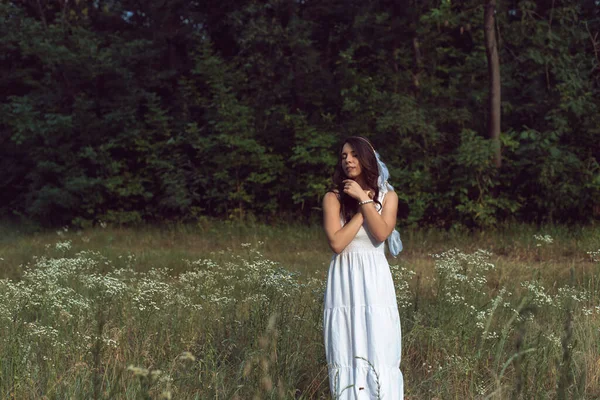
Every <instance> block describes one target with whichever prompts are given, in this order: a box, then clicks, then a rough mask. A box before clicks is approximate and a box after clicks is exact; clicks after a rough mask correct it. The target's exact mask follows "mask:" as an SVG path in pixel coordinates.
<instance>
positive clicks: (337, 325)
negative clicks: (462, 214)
mask: <svg viewBox="0 0 600 400" xmlns="http://www.w3.org/2000/svg"><path fill="white" fill-rule="evenodd" d="M384 196H385V194H382V195H380V202H381V203H382V204H383V198H384ZM380 213H381V211H380ZM342 224H343V221H342ZM384 248H385V245H384V242H377V241H376V240H375V239H374V238H372V236H371V235H370V233H369V232H368V231H367V229H366V223H365V224H363V226H362V227H361V228H360V229H359V231H358V233H357V234H356V236H355V237H354V239H352V241H351V242H350V243H349V244H348V246H346V248H345V249H344V250H343V251H342V252H341V253H340V254H336V255H334V256H333V257H332V259H331V263H330V265H329V273H328V275H327V287H326V289H325V307H324V310H323V335H324V341H325V353H326V357H327V364H328V369H329V385H330V389H331V394H332V397H333V398H334V399H348V400H350V399H384V400H397V399H403V397H404V381H403V378H402V372H401V371H400V343H401V331H400V316H399V314H398V306H397V303H396V292H395V289H394V283H393V281H392V274H391V272H390V268H389V264H388V262H387V259H386V258H385V254H384Z"/></svg>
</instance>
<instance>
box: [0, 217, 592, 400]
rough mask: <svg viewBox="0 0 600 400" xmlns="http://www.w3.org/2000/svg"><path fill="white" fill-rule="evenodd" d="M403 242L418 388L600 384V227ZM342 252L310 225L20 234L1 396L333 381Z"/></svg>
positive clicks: (2, 248) (586, 390)
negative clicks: (332, 298)
mask: <svg viewBox="0 0 600 400" xmlns="http://www.w3.org/2000/svg"><path fill="white" fill-rule="evenodd" d="M0 231H4V232H5V233H8V232H9V230H8V229H7V228H4V229H0ZM13 233H14V231H13ZM546 235H548V236H546ZM403 241H404V245H405V251H404V252H403V253H401V256H400V257H399V258H398V259H390V263H391V266H392V273H393V275H394V279H395V285H396V292H397V297H398V305H399V311H400V316H401V321H402V330H403V343H402V357H403V360H402V371H403V373H404V376H405V390H406V397H407V398H408V399H425V398H430V399H433V398H437V399H455V398H456V399H458V398H477V399H507V398H514V399H530V398H548V399H555V398H556V399H560V398H581V399H587V398H589V399H593V398H600V368H598V362H599V360H600V346H599V345H598V343H600V331H599V327H600V324H599V322H600V287H599V284H598V282H599V281H598V279H599V278H600V233H599V231H598V229H594V228H593V227H589V228H578V229H567V228H563V227H544V228H541V229H535V228H533V227H529V226H517V227H507V228H505V229H504V230H501V231H500V230H499V231H496V232H487V233H484V232H480V233H464V232H454V233H451V232H441V231H416V232H409V231H407V232H404V233H403ZM330 256H331V253H330V252H329V250H328V249H327V246H326V243H325V239H324V236H323V234H322V232H321V229H320V227H306V226H266V225H257V224H248V225H244V224H233V223H208V222H205V223H203V224H201V225H198V226H178V225H174V226H169V227H163V228H159V227H145V228H143V229H136V230H134V229H119V228H114V227H105V228H102V227H98V228H96V229H93V230H85V231H72V230H69V229H61V230H59V231H55V232H41V233H39V232H38V233H23V234H18V233H17V234H13V235H10V236H9V235H8V234H7V235H5V236H4V237H3V239H2V241H0V278H2V279H0V332H1V335H0V398H15V399H27V398H31V399H34V398H35V399H37V398H42V397H44V396H45V397H46V398H49V399H50V398H56V399H58V398H60V399H63V398H95V399H104V398H106V399H108V398H110V399H112V398H127V399H137V398H152V399H155V398H185V399H205V398H214V399H232V398H233V399H247V398H257V399H262V398H272V399H280V398H281V399H287V398H290V399H292V398H294V399H298V398H300V399H320V398H323V399H325V398H329V383H328V376H327V368H326V367H327V366H326V362H325V354H324V349H323V345H322V320H321V318H322V300H323V290H324V284H325V276H326V272H327V265H328V262H329V258H330ZM367 361H368V360H367Z"/></svg>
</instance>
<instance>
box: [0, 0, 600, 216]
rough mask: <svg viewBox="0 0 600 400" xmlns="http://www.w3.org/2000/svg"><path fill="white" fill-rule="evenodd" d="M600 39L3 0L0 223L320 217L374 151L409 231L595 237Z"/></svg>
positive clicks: (467, 26) (514, 16)
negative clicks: (367, 151)
mask: <svg viewBox="0 0 600 400" xmlns="http://www.w3.org/2000/svg"><path fill="white" fill-rule="evenodd" d="M486 10H487V11H486ZM489 18H492V20H490V19H489ZM486 21H487V22H488V25H487V26H488V27H489V28H490V29H488V30H487V34H486V29H485V28H486ZM490 21H491V22H490ZM490 24H491V25H490ZM490 33H491V34H492V36H493V37H492V39H494V40H495V45H496V48H497V56H498V57H497V59H498V61H499V73H500V75H499V79H500V87H501V98H497V100H498V99H501V100H500V103H498V104H497V106H498V109H499V110H500V114H499V118H498V119H494V118H493V115H494V112H493V109H492V107H491V103H492V102H491V101H490V90H491V85H490V79H492V78H491V77H492V74H491V70H490V68H489V67H490V61H489V60H490V58H489V54H486V43H487V40H488V36H486V35H489V34H490ZM599 33H600V2H599V1H596V0H564V1H561V0H540V1H520V0H512V1H503V0H497V1H490V0H488V1H484V0H480V1H474V0H464V1H449V0H436V1H430V0H407V1H391V0H367V1H365V0H343V1H341V0H319V1H313V0H264V1H256V0H235V1H234V0H219V1H213V0H204V1H193V0H192V1H181V0H172V1H164V0H161V1H157V0H147V1H128V0H123V1H118V0H114V1H113V0H93V1H86V0H73V1H68V0H59V1H53V0H21V1H11V0H0V193H1V197H2V200H1V202H0V216H2V217H3V218H12V219H14V218H16V219H23V220H29V221H35V222H36V223H39V224H42V225H49V226H56V225H63V224H75V225H79V226H86V225H89V224H93V223H97V222H98V221H107V222H115V223H126V224H127V223H137V222H141V221H148V222H160V221H186V220H197V219H198V218H204V217H218V218H259V219H263V220H277V219H283V218H288V219H289V218H299V219H304V220H311V219H318V218H319V217H320V211H319V210H320V201H321V199H322V196H323V194H324V193H325V191H326V190H327V189H328V187H329V185H330V181H331V173H332V172H333V166H334V165H335V163H336V151H337V149H338V148H339V145H340V142H341V140H343V138H344V137H346V136H349V135H363V136H366V137H368V138H370V139H371V140H372V142H373V143H374V144H375V147H376V149H377V150H378V151H379V152H380V153H381V155H382V158H383V159H384V160H385V161H386V162H387V164H388V166H389V167H390V172H391V176H392V179H391V182H390V183H391V184H392V185H394V186H395V188H396V191H397V192H398V195H399V198H400V206H399V223H400V224H405V225H417V224H418V225H428V226H440V227H451V226H465V227H489V226H494V225H495V224H498V223H502V222H506V221H523V222H534V223H541V222H560V223H586V222H590V221H592V220H593V219H594V218H598V216H599V215H600V212H599V211H600V210H599V208H600V206H599V205H600V166H599V163H600V113H599V112H598V109H599V106H600V85H599V83H600V81H599V79H600V36H599ZM488 50H489V49H488ZM496 123H499V124H500V125H498V126H496V125H495V124H496ZM492 125H493V126H496V127H497V128H499V129H500V131H499V137H497V138H496V140H493V138H492V136H491V134H490V132H491V130H492V129H491V128H490V127H491V126H492ZM498 156H500V157H501V159H498V158H497V157H498ZM594 211H595V212H594Z"/></svg>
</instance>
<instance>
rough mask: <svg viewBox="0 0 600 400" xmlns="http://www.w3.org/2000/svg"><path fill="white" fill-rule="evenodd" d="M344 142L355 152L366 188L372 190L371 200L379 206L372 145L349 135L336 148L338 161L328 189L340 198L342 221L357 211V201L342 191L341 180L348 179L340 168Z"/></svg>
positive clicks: (376, 172)
mask: <svg viewBox="0 0 600 400" xmlns="http://www.w3.org/2000/svg"><path fill="white" fill-rule="evenodd" d="M346 143H348V144H349V145H350V146H352V150H354V152H355V153H356V158H358V162H359V163H360V167H361V170H362V172H361V173H362V176H363V178H364V181H365V183H366V185H367V187H368V189H370V190H371V191H372V192H374V196H373V200H374V201H375V203H376V204H378V205H379V208H381V203H380V202H379V200H378V199H379V187H378V185H377V178H378V177H379V170H378V168H377V158H376V157H375V150H374V148H373V145H372V144H371V142H369V140H368V139H366V138H364V137H362V136H350V137H349V138H347V139H346V140H344V142H343V143H342V145H341V146H340V148H339V150H338V153H337V154H338V162H337V165H336V167H335V170H334V172H333V177H332V181H333V187H332V188H331V189H330V190H329V191H330V192H334V193H336V194H337V196H338V199H339V200H340V207H341V209H340V213H341V215H342V216H343V218H344V221H345V222H348V221H350V219H352V217H353V216H354V214H356V213H357V212H358V201H357V200H356V199H354V198H352V197H350V196H348V195H347V194H346V193H344V183H343V180H344V179H348V177H347V176H346V174H345V173H344V169H343V168H342V162H343V160H342V149H343V148H344V145H345V144H346Z"/></svg>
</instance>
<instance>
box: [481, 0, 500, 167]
mask: <svg viewBox="0 0 600 400" xmlns="http://www.w3.org/2000/svg"><path fill="white" fill-rule="evenodd" d="M495 12H496V0H486V4H485V12H484V15H483V23H484V32H485V53H486V55H487V62H488V75H489V82H490V93H489V107H490V118H489V125H488V133H489V136H490V139H491V140H492V144H493V146H494V162H495V164H496V167H497V168H500V166H501V165H502V154H501V149H500V99H501V96H500V60H499V58H498V42H497V40H496V30H495V17H494V14H495Z"/></svg>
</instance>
